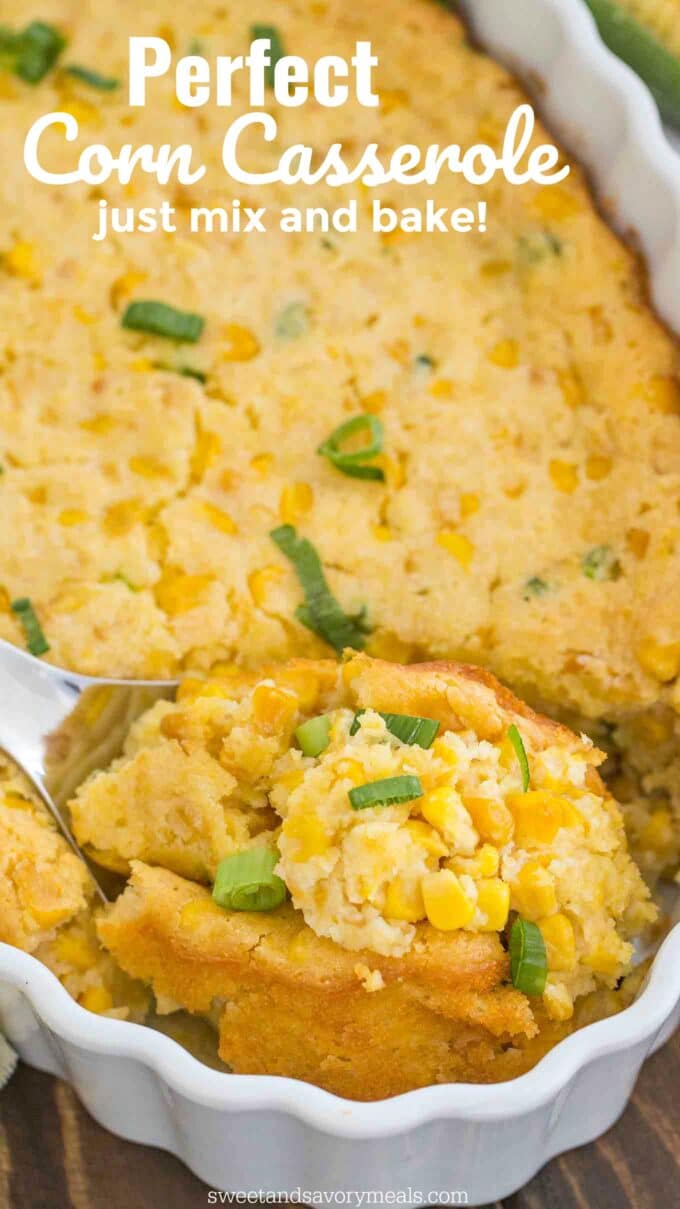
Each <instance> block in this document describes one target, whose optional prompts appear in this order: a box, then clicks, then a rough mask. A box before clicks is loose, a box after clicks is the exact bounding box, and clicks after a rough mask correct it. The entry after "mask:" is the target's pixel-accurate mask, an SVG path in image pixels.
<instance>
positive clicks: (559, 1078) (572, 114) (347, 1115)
mask: <svg viewBox="0 0 680 1209" xmlns="http://www.w3.org/2000/svg"><path fill="white" fill-rule="evenodd" d="M464 7H465V8H466V10H467V11H468V13H469V15H470V16H471V18H472V20H473V23H474V26H475V29H476V31H477V34H478V36H479V38H480V40H481V41H483V42H484V43H485V44H486V45H487V46H488V48H489V49H490V50H491V51H492V52H493V53H494V54H495V55H497V56H498V57H499V58H502V59H504V60H505V61H507V62H509V63H511V64H513V65H515V66H517V67H518V68H519V69H520V70H521V71H522V72H523V73H530V74H531V76H532V78H534V79H539V80H541V81H542V82H543V88H542V98H541V103H542V108H543V111H544V113H545V115H546V116H547V118H548V119H549V122H550V125H551V127H552V128H553V129H554V131H555V132H556V133H557V134H558V135H559V136H560V137H561V138H562V139H563V140H564V141H565V142H566V143H567V144H568V145H569V146H570V147H571V148H572V149H573V150H574V151H575V152H577V153H578V156H579V158H580V159H581V160H582V162H583V163H584V164H585V165H586V166H587V167H589V168H590V170H591V173H592V176H593V179H594V181H595V182H596V184H597V186H598V189H599V191H600V196H601V198H602V201H603V204H605V205H606V206H607V207H608V208H609V209H610V210H611V212H612V215H613V217H614V219H615V220H616V222H617V223H618V224H619V225H621V226H622V227H624V228H630V229H633V230H634V231H635V232H636V234H637V236H638V238H639V241H640V245H641V247H642V250H643V251H644V253H645V255H646V257H647V260H648V264H649V268H650V275H651V284H652V292H653V297H654V300H655V303H656V305H657V307H658V309H659V311H660V313H661V314H662V315H663V317H664V318H665V319H666V320H667V322H668V323H669V324H671V325H672V326H674V327H675V328H676V330H678V331H680V285H679V284H678V283H679V282H680V160H678V159H677V158H676V156H675V154H674V153H673V152H672V151H671V150H670V148H669V146H668V144H667V143H666V141H665V139H664V136H663V133H662V130H661V126H660V123H659V120H658V117H657V114H656V110H655V108H654V105H653V103H652V101H651V98H650V97H649V95H648V93H647V92H646V90H645V88H644V86H643V85H642V84H641V83H640V82H639V81H638V79H637V78H636V77H635V76H634V75H633V74H632V73H631V72H630V71H629V70H628V68H626V67H625V66H624V65H623V64H621V63H619V62H618V60H616V59H614V58H613V57H612V56H611V55H610V54H609V52H608V51H607V50H606V49H605V47H604V46H603V45H602V43H601V42H600V40H599V38H598V36H597V33H596V30H595V27H594V24H593V22H592V20H591V18H590V16H589V13H588V11H587V10H586V8H585V6H584V5H583V4H582V3H581V0H513V3H512V4H509V3H507V0H467V2H466V3H464ZM679 1019H680V928H676V929H675V930H674V932H673V933H671V935H670V936H669V937H668V938H667V939H666V941H665V943H664V945H663V947H662V949H661V951H660V952H659V954H658V955H657V957H656V960H655V962H654V965H653V968H652V971H651V975H650V977H649V979H648V983H647V985H646V987H645V989H644V991H643V992H642V993H641V995H640V996H639V998H638V1000H637V1001H636V1003H635V1004H634V1005H633V1006H632V1007H630V1008H629V1009H628V1010H627V1011H625V1012H623V1013H621V1014H620V1015H619V1016H616V1017H614V1018H612V1019H610V1020H605V1021H602V1022H600V1023H598V1024H594V1025H591V1026H590V1027H589V1028H586V1029H584V1030H582V1031H581V1032H579V1033H577V1034H575V1035H573V1036H572V1037H570V1038H568V1039H567V1040H566V1041H564V1042H562V1043H561V1044H560V1045H559V1046H557V1047H556V1048H555V1049H554V1050H553V1051H552V1052H551V1053H550V1054H548V1055H547V1057H545V1058H544V1059H543V1061H542V1062H541V1063H540V1064H539V1065H538V1066H537V1067H536V1068H535V1069H534V1070H533V1071H531V1072H530V1073H529V1074H527V1075H524V1076H523V1077H522V1078H521V1079H516V1080H514V1081H513V1082H512V1083H506V1084H500V1085H496V1086H490V1087H484V1086H469V1085H450V1086H439V1087H432V1088H426V1089H423V1090H420V1091H415V1092H410V1093H409V1094H407V1095H404V1096H399V1097H396V1098H395V1099H393V1100H389V1101H385V1102H382V1103H379V1104H376V1103H373V1104H356V1103H352V1102H349V1101H346V1100H341V1099H339V1098H337V1097H335V1096H331V1095H329V1094H328V1093H327V1092H323V1091H320V1090H319V1089H318V1088H315V1087H312V1086H310V1085H308V1084H304V1083H298V1082H295V1081H293V1080H289V1079H280V1078H270V1077H264V1076H258V1077H254V1076H237V1075H225V1074H220V1073H217V1072H215V1071H213V1070H209V1069H208V1068H207V1067H205V1066H202V1065H201V1064H200V1063H199V1062H197V1061H196V1060H195V1059H194V1058H192V1057H191V1056H190V1055H189V1054H188V1053H187V1052H185V1051H184V1050H182V1049H181V1048H180V1047H179V1046H178V1045H176V1044H175V1042H173V1041H171V1040H170V1039H169V1038H167V1037H165V1036H163V1035H161V1034H160V1033H155V1032H152V1031H151V1030H149V1029H145V1028H142V1027H141V1026H139V1025H133V1024H127V1023H123V1022H120V1021H112V1020H107V1019H103V1018H101V1017H98V1016H94V1015H92V1014H91V1013H89V1012H86V1011H85V1010H84V1009H82V1008H81V1007H79V1006H78V1004H76V1003H75V1002H74V1001H73V1000H71V999H70V997H69V996H68V995H67V993H66V991H65V990H64V989H63V988H62V987H61V985H60V984H59V983H58V981H57V980H56V978H55V977H54V976H53V975H52V974H51V973H50V972H49V971H48V970H47V969H46V968H44V967H43V966H41V965H40V964H39V963H38V962H37V961H35V960H34V959H33V958H31V957H29V956H27V955H26V954H24V953H21V952H18V951H17V950H15V949H11V948H9V947H8V946H6V945H0V1027H1V1028H2V1029H4V1031H5V1032H6V1034H7V1036H8V1037H9V1039H10V1040H11V1041H12V1044H13V1045H14V1046H15V1047H16V1049H17V1050H18V1051H19V1053H20V1054H21V1056H22V1057H23V1058H24V1060H25V1061H27V1062H29V1063H31V1064H32V1065H33V1066H37V1067H39V1068H41V1069H43V1070H48V1071H51V1072H53V1073H54V1074H58V1075H60V1076H62V1077H63V1078H66V1079H68V1080H69V1082H70V1083H72V1084H73V1086H74V1087H75V1089H76V1091H77V1092H78V1094H79V1096H80V1098H81V1099H82V1101H83V1103H84V1104H85V1105H86V1107H87V1108H88V1109H89V1110H90V1112H91V1113H92V1114H93V1116H95V1117H96V1119H97V1120H98V1121H100V1122H101V1123H102V1124H103V1125H105V1126H106V1127H107V1128H108V1129H111V1130H112V1131H114V1132H115V1133H117V1134H120V1135H121V1136H122V1137H125V1138H129V1139H132V1140H134V1141H138V1142H145V1143H150V1144H152V1145H157V1146H162V1147H165V1148H166V1149H167V1150H170V1151H172V1152H173V1153H174V1154H177V1155H178V1156H179V1157H180V1158H182V1159H183V1160H184V1161H185V1162H186V1163H187V1164H188V1165H189V1166H190V1167H191V1168H192V1170H193V1171H195V1172H196V1174H197V1175H199V1176H201V1177H202V1178H203V1179H204V1180H206V1181H207V1182H208V1183H209V1184H210V1185H212V1186H213V1187H214V1188H218V1189H224V1190H229V1191H232V1192H233V1191H255V1190H259V1191H261V1192H262V1193H266V1192H271V1191H276V1192H279V1193H281V1194H287V1195H289V1196H290V1195H295V1194H297V1195H302V1194H305V1193H307V1194H310V1193H312V1192H315V1191H316V1192H327V1193H344V1194H347V1193H351V1192H358V1193H365V1192H367V1191H375V1192H379V1193H386V1192H392V1193H401V1195H402V1197H404V1196H405V1195H408V1191H409V1190H410V1196H411V1200H412V1201H415V1202H416V1203H417V1202H418V1199H419V1198H421V1199H422V1203H427V1201H428V1200H429V1201H430V1202H431V1203H432V1202H439V1203H444V1204H453V1203H468V1204H471V1205H474V1204H480V1203H483V1202H488V1201H495V1200H498V1199H499V1198H501V1197H504V1196H507V1195H509V1194H510V1193H512V1192H513V1191H514V1190H515V1189H516V1188H518V1187H519V1186H521V1185H522V1184H524V1183H525V1182H526V1181H527V1180H528V1179H530V1178H531V1176H532V1175H533V1174H534V1173H535V1172H536V1171H537V1170H538V1168H540V1167H541V1166H542V1165H543V1164H544V1163H545V1162H546V1161H547V1160H548V1159H549V1158H551V1157H552V1156H553V1155H555V1154H558V1153H560V1152H561V1151H564V1150H567V1149H569V1148H571V1147H573V1146H577V1145H580V1144H582V1143H583V1142H587V1141H589V1140H590V1139H592V1138H595V1137H597V1136H598V1135H599V1134H600V1133H602V1132H603V1131H604V1130H605V1129H607V1128H608V1127H609V1126H610V1125H611V1124H612V1123H613V1122H614V1121H615V1120H616V1118H617V1117H618V1116H619V1114H620V1113H621V1112H622V1110H623V1108H624V1107H625V1104H626V1101H627V1099H628V1096H629V1094H630V1092H631V1089H632V1087H633V1084H634V1082H635V1079H636V1076H637V1074H638V1071H639V1069H640V1066H641V1064H642V1062H643V1061H644V1059H645V1057H646V1056H647V1054H649V1053H650V1051H651V1050H652V1049H654V1048H655V1047H656V1046H657V1045H659V1044H661V1043H662V1042H663V1041H664V1040H666V1038H667V1037H668V1036H669V1035H670V1033H671V1032H672V1030H673V1029H674V1027H675V1026H676V1025H677V1024H678V1021H679ZM7 1094H11V1092H10V1093H7ZM454 1193H458V1194H459V1195H458V1197H457V1199H456V1198H455V1197H454V1195H453V1194H454ZM465 1198H467V1200H465ZM351 1199H352V1198H347V1201H346V1203H351ZM357 1203H359V1202H358V1201H357Z"/></svg>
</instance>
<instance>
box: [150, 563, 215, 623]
mask: <svg viewBox="0 0 680 1209" xmlns="http://www.w3.org/2000/svg"><path fill="white" fill-rule="evenodd" d="M215 582H216V581H215V580H214V579H213V577H212V575H183V574H182V573H181V572H180V571H172V570H169V571H165V572H164V573H163V575H162V576H161V578H160V579H159V580H158V583H157V584H156V585H155V587H154V597H155V599H156V603H157V605H158V606H159V608H161V609H162V610H163V612H164V613H167V614H168V615H169V616H170V617H179V616H180V615H181V614H182V613H188V612H189V611H190V610H191V609H195V608H197V607H198V605H200V604H201V603H202V601H203V598H204V596H205V593H206V592H207V590H208V588H209V587H210V586H211V585H212V584H213V583H215Z"/></svg>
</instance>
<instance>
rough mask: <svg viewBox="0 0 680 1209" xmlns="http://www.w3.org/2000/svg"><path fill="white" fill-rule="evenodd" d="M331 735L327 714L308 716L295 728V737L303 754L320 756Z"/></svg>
mask: <svg viewBox="0 0 680 1209" xmlns="http://www.w3.org/2000/svg"><path fill="white" fill-rule="evenodd" d="M330 737H331V720H330V718H329V716H328V714H319V715H318V716H317V717H316V718H308V719H307V721H306V722H301V723H300V725H299V726H298V727H297V728H296V731H295V738H296V739H297V741H298V743H299V744H300V747H301V749H302V754H303V756H320V755H321V753H322V751H325V750H326V748H327V747H328V744H329V742H330Z"/></svg>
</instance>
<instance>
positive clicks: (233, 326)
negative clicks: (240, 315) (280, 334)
mask: <svg viewBox="0 0 680 1209" xmlns="http://www.w3.org/2000/svg"><path fill="white" fill-rule="evenodd" d="M222 335H223V336H224V339H225V341H226V344H225V346H224V348H223V349H222V359H223V360H224V361H252V359H253V357H256V356H257V354H258V353H259V351H260V345H259V342H258V340H257V338H256V337H255V335H254V334H253V332H251V331H250V329H249V328H247V327H241V325H240V323H227V324H225V326H224V327H223V328H222Z"/></svg>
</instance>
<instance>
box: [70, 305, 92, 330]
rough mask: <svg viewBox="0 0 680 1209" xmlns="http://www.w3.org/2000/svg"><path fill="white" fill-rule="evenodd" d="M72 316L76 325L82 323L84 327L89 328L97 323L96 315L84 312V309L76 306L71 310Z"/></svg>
mask: <svg viewBox="0 0 680 1209" xmlns="http://www.w3.org/2000/svg"><path fill="white" fill-rule="evenodd" d="M73 316H74V318H75V319H77V320H78V323H82V324H83V326H84V327H91V326H92V324H93V323H96V322H97V316H96V315H93V314H91V312H90V311H86V310H85V308H84V307H82V306H78V305H77V304H76V306H74V308H73Z"/></svg>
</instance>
